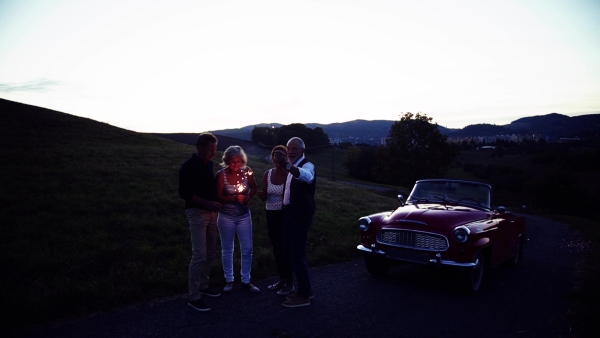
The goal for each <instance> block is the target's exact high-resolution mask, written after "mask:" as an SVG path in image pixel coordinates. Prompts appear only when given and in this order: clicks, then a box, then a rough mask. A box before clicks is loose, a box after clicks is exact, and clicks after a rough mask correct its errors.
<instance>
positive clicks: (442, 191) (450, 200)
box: [357, 179, 526, 292]
mask: <svg viewBox="0 0 600 338" xmlns="http://www.w3.org/2000/svg"><path fill="white" fill-rule="evenodd" d="M491 195H492V187H491V186H490V185H488V184H485V183H480V182H473V181H464V180H453V179H427V180H420V181H417V182H416V184H415V186H414V187H413V189H412V191H411V193H410V195H409V197H408V199H407V200H406V202H404V199H403V197H402V195H399V196H398V200H399V201H400V204H401V205H400V207H398V208H397V209H396V210H392V211H386V212H380V213H376V214H372V215H369V216H365V217H361V218H360V219H359V220H358V226H359V229H360V240H361V243H360V245H358V247H357V248H358V250H361V251H363V252H364V254H365V263H366V267H367V270H368V271H369V272H370V273H371V274H373V275H383V274H386V273H387V272H388V269H389V268H390V266H391V265H392V264H394V263H401V262H404V263H417V264H425V265H432V266H437V267H451V268H456V269H460V270H459V271H458V272H459V276H460V278H462V279H463V281H462V283H463V284H462V285H463V286H464V287H465V288H466V289H467V290H468V291H470V292H476V291H478V290H479V289H480V287H481V283H482V280H483V275H484V272H485V270H486V269H487V268H488V267H493V266H496V265H498V264H500V263H502V262H504V261H508V260H510V262H511V263H514V264H516V263H518V262H519V260H520V259H521V257H522V250H523V246H524V244H525V242H526V237H525V236H526V235H525V231H526V224H525V219H524V218H523V217H521V216H517V215H515V214H512V213H510V212H508V211H507V210H506V209H505V208H504V207H498V208H496V209H492V207H491Z"/></svg>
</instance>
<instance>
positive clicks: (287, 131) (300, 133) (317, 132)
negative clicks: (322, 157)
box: [252, 123, 329, 153]
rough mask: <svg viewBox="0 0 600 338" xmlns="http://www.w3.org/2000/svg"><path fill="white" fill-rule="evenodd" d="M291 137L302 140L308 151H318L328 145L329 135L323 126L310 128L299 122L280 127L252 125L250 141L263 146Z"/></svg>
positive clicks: (281, 141) (270, 145) (272, 144)
mask: <svg viewBox="0 0 600 338" xmlns="http://www.w3.org/2000/svg"><path fill="white" fill-rule="evenodd" d="M292 137H300V138H301V139H302V140H304V143H305V145H306V151H307V152H308V153H315V152H320V151H321V149H322V148H324V147H329V137H328V136H327V134H326V133H325V131H324V130H323V128H320V127H316V128H315V129H310V128H308V127H306V126H305V125H304V124H301V123H292V124H289V125H285V126H281V127H280V128H266V127H254V129H253V130H252V141H253V142H255V143H258V144H260V145H262V146H265V147H273V146H275V145H277V144H286V143H287V141H288V140H289V139H290V138H292Z"/></svg>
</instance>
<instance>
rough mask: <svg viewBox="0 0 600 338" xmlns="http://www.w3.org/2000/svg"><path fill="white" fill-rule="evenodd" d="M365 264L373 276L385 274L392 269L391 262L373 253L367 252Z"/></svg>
mask: <svg viewBox="0 0 600 338" xmlns="http://www.w3.org/2000/svg"><path fill="white" fill-rule="evenodd" d="M365 266H366V267H367V271H368V272H369V273H370V274H372V275H373V276H385V275H387V273H388V271H389V270H390V264H389V263H388V262H387V260H386V259H385V258H383V257H377V256H374V255H373V254H365Z"/></svg>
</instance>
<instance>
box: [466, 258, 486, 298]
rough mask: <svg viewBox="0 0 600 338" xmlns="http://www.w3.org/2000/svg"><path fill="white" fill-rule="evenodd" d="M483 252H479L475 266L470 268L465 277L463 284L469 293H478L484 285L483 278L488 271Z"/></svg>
mask: <svg viewBox="0 0 600 338" xmlns="http://www.w3.org/2000/svg"><path fill="white" fill-rule="evenodd" d="M484 258H485V257H484V255H483V252H481V251H480V252H479V253H478V254H477V256H475V266H473V267H470V268H468V269H467V271H465V272H464V275H463V283H464V286H465V289H466V291H467V292H468V293H476V292H477V291H479V290H480V289H481V284H483V276H484V273H485V270H486V265H485V260H484Z"/></svg>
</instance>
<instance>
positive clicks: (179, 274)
mask: <svg viewBox="0 0 600 338" xmlns="http://www.w3.org/2000/svg"><path fill="white" fill-rule="evenodd" d="M7 102H8V103H7ZM0 120H1V121H2V123H0V140H1V143H0V144H1V145H0V172H1V173H2V175H1V176H0V187H1V189H0V221H1V222H0V230H1V237H0V238H1V239H0V241H1V246H0V264H1V265H0V266H1V267H2V270H3V277H2V278H1V279H0V299H1V302H0V311H2V313H3V314H4V315H3V318H4V320H3V322H4V323H6V324H5V326H4V329H5V330H8V331H11V330H17V329H19V328H21V327H24V326H27V325H33V324H38V323H43V322H47V321H52V320H57V319H63V318H68V317H71V316H77V315H81V314H84V313H91V312H96V311H102V310H108V309H113V308H116V307H119V306H123V305H126V304H132V303H135V302H139V301H143V300H149V299H156V298H160V297H169V296H173V295H183V294H185V293H186V292H187V268H188V262H189V259H190V255H191V245H190V239H189V229H188V225H187V221H186V218H185V216H184V206H183V201H182V200H181V199H180V198H179V197H178V193H177V184H178V170H179V167H180V165H181V164H182V163H183V162H184V161H185V160H186V159H187V158H188V157H189V156H190V155H191V154H192V153H193V152H194V150H195V149H194V147H192V146H189V145H183V144H180V143H176V142H172V141H169V140H165V139H162V138H158V137H154V136H150V135H145V134H138V133H134V132H130V131H127V130H123V129H119V128H115V127H112V126H110V125H107V124H103V123H99V122H96V121H92V120H88V119H83V118H79V117H75V116H71V115H67V114H63V113H59V112H54V111H50V110H46V109H41V108H37V107H32V106H26V105H20V104H14V103H10V102H9V101H4V100H0ZM309 156H310V158H311V160H313V161H314V162H315V164H316V167H317V172H318V175H319V176H318V177H319V179H318V184H317V195H316V200H317V208H318V209H317V214H316V216H315V219H314V223H313V226H312V228H311V231H310V234H309V241H308V242H309V243H308V255H307V258H308V260H309V264H310V265H311V266H319V265H325V264H332V263H336V262H341V261H347V260H350V259H354V258H357V257H359V253H358V251H357V250H356V244H357V241H358V231H357V226H356V221H357V219H358V217H360V216H362V215H365V214H369V213H372V212H375V211H381V210H387V209H392V208H394V207H396V206H397V204H398V202H397V201H396V198H395V193H394V192H393V191H390V192H386V193H384V194H377V193H375V192H374V191H372V190H369V189H364V188H360V187H354V186H350V185H345V184H341V183H340V182H341V181H345V180H348V181H355V180H353V179H352V178H350V177H348V175H347V173H346V170H345V168H344V167H343V165H342V162H343V151H342V150H336V152H335V153H334V154H333V160H332V154H331V153H328V152H326V151H324V152H322V153H320V154H314V155H309ZM464 156H479V155H478V154H469V153H465V154H464ZM219 159H220V154H218V155H217V158H216V159H215V160H216V161H215V162H219ZM463 160H466V159H463ZM480 160H485V161H488V160H489V161H492V159H491V158H489V159H488V158H481V159H480ZM504 160H507V161H509V162H511V161H512V162H513V163H514V161H516V159H515V158H508V157H507V158H505V159H498V160H494V161H504ZM332 163H333V165H332ZM249 165H250V167H252V169H253V170H254V171H255V172H256V174H257V175H256V177H257V179H259V184H260V179H261V178H262V173H263V172H264V170H266V169H267V168H268V167H269V164H267V163H266V162H265V161H264V159H263V158H262V156H258V157H257V156H253V154H250V156H249ZM332 166H333V170H332V169H331V168H332ZM452 170H453V172H452V173H451V176H453V177H458V178H472V177H470V176H469V175H468V174H466V173H464V171H461V170H460V168H453V169H452ZM332 178H335V179H336V180H335V181H332ZM389 188H390V189H391V190H409V189H407V188H405V187H404V188H400V187H389ZM251 208H252V215H253V225H254V230H253V233H254V244H255V250H254V261H253V270H252V275H253V278H254V279H262V278H267V277H272V276H275V275H276V269H275V264H274V261H273V257H272V253H271V249H270V243H269V240H268V236H267V232H266V225H265V217H264V204H263V203H262V202H260V201H259V200H258V199H254V200H253V202H252V205H251ZM565 222H566V223H567V224H571V225H572V226H574V227H576V228H577V229H579V231H581V233H582V234H583V235H584V236H585V237H586V238H587V239H588V242H589V246H588V248H586V251H585V252H586V254H585V259H584V260H583V261H582V262H581V263H580V266H579V267H578V271H577V274H578V280H577V288H576V290H574V292H573V294H572V295H571V296H572V302H573V309H574V310H573V313H572V318H571V319H572V322H573V323H574V325H575V326H576V327H585V326H586V325H589V323H590V322H592V319H593V318H595V317H593V316H597V314H598V310H597V306H596V304H597V303H598V300H599V296H598V291H597V290H598V289H599V288H598V280H599V278H598V276H599V272H598V268H597V267H596V265H597V264H595V262H597V261H598V258H599V256H598V255H599V254H598V252H599V248H598V243H599V239H600V235H599V234H600V231H599V229H600V226H599V225H598V223H597V222H592V221H587V220H583V219H580V218H572V217H571V218H568V219H566V220H565ZM236 256H237V255H236ZM237 259H238V257H236V262H235V263H236V264H239V262H238V261H237ZM211 280H212V282H213V283H214V284H215V285H216V286H222V285H223V282H224V281H223V275H222V269H221V265H220V257H218V258H217V259H216V261H215V262H214V265H213V269H212V271H211Z"/></svg>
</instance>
